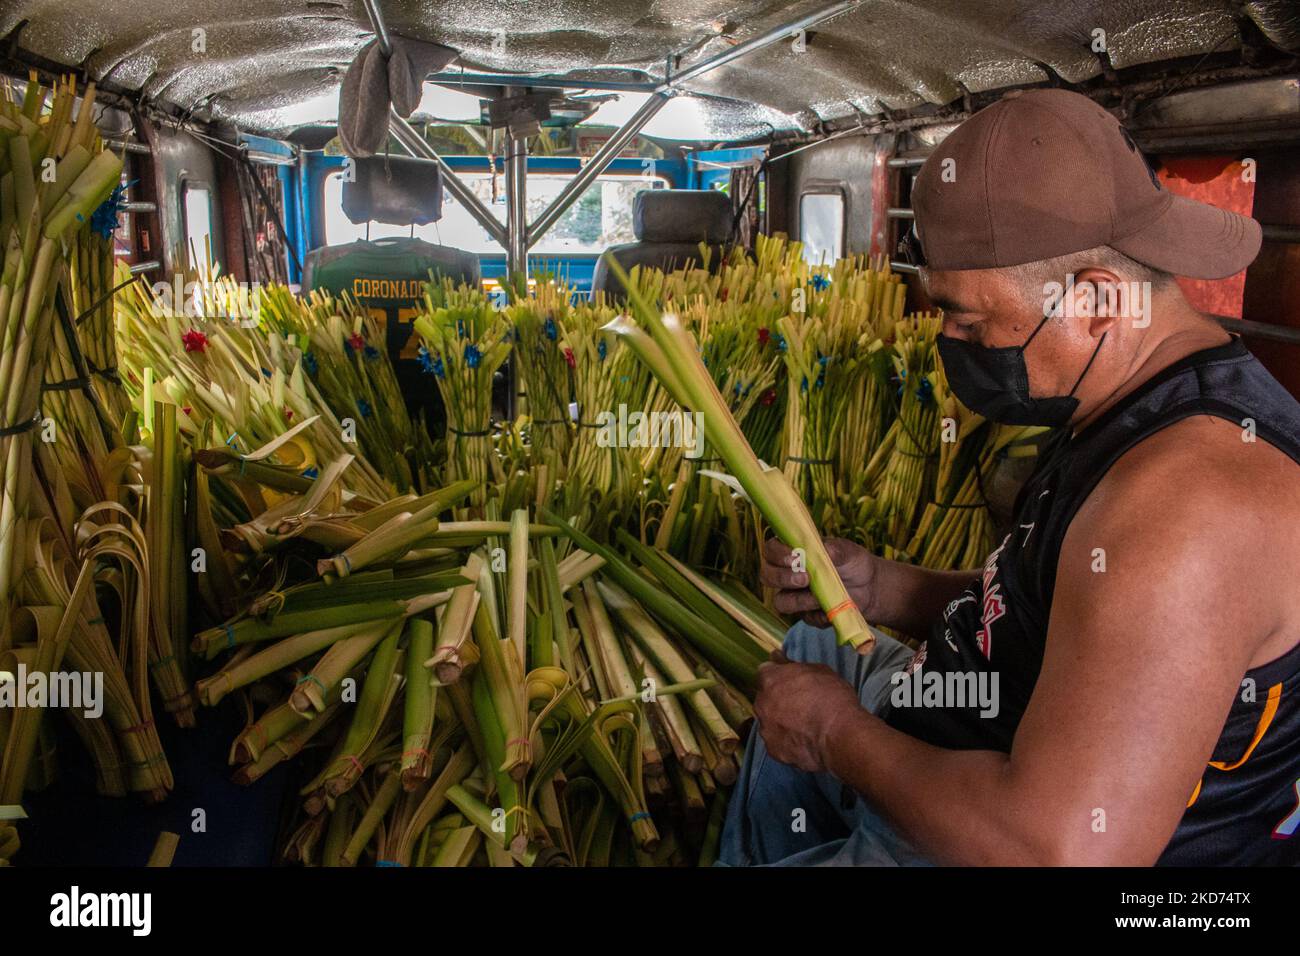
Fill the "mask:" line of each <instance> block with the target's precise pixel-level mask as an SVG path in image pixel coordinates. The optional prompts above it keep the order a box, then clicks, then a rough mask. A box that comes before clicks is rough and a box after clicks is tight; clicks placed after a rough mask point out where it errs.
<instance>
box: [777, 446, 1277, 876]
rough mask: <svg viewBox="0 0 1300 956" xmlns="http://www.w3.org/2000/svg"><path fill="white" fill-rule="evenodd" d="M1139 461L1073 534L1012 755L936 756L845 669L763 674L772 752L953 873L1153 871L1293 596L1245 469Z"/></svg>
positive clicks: (1087, 511)
mask: <svg viewBox="0 0 1300 956" xmlns="http://www.w3.org/2000/svg"><path fill="white" fill-rule="evenodd" d="M1172 430H1173V429H1170V431H1172ZM1144 446H1145V443H1144ZM1141 450H1143V449H1141V448H1140V449H1138V450H1137V451H1141ZM1137 451H1135V452H1134V453H1131V455H1130V456H1126V460H1125V461H1122V462H1121V463H1120V464H1119V465H1117V466H1116V467H1115V468H1113V469H1112V471H1111V473H1110V474H1108V475H1107V477H1106V478H1105V479H1103V482H1102V484H1101V485H1100V486H1099V487H1098V489H1097V490H1096V491H1095V492H1094V494H1093V495H1092V496H1091V497H1090V499H1089V501H1088V502H1087V503H1086V504H1085V506H1084V508H1082V509H1081V510H1080V512H1079V514H1078V515H1077V517H1076V519H1075V521H1074V523H1073V524H1072V526H1071V529H1070V531H1069V533H1068V534H1067V535H1066V539H1065V542H1064V544H1063V546H1062V550H1061V555H1060V561H1059V566H1058V571H1057V584H1056V592H1055V599H1054V602H1053V607H1052V613H1051V623H1050V626H1049V632H1048V639H1047V648H1046V654H1045V657H1044V661H1043V667H1042V672H1041V674H1040V677H1039V680H1038V683H1037V685H1036V687H1035V690H1034V693H1033V696H1032V698H1031V700H1030V702H1029V706H1028V709H1027V711H1026V713H1025V716H1024V718H1023V719H1022V721H1021V723H1020V726H1019V728H1018V730H1017V733H1016V737H1015V740H1014V743H1013V746H1012V750H1011V753H1010V754H1001V753H996V752H991V751H953V750H945V749H942V748H939V747H933V746H930V745H928V744H925V743H922V742H920V741H918V740H916V739H914V738H912V737H909V736H908V735H906V734H904V733H901V732H899V731H896V730H894V729H893V728H890V727H888V726H886V725H885V724H884V722H883V721H881V720H879V719H877V718H875V717H874V716H872V715H871V714H869V713H867V712H866V711H865V710H863V709H862V708H861V707H859V706H858V705H857V699H856V695H855V694H853V692H852V690H851V688H849V687H848V685H847V684H844V683H843V682H842V681H840V680H839V679H838V677H836V676H835V675H834V674H833V673H832V672H830V671H829V669H827V668H820V667H817V666H810V665H801V664H783V665H770V666H768V665H765V666H764V667H763V669H762V674H761V676H760V690H759V697H758V701H757V705H756V710H757V714H758V720H759V726H760V728H761V732H762V733H763V737H764V740H765V742H766V743H767V745H768V748H769V751H770V752H771V753H772V755H773V756H774V757H776V759H778V760H782V761H783V762H787V763H794V764H796V765H799V766H802V767H804V768H805V769H810V770H817V769H827V770H829V771H830V772H831V773H833V774H834V775H835V776H837V777H838V778H840V779H841V780H843V781H844V782H845V783H847V784H849V785H850V786H852V787H854V788H855V789H856V790H858V791H859V792H861V793H862V794H863V795H865V796H866V797H867V799H869V800H870V801H871V802H872V804H873V806H875V807H876V808H877V809H878V810H880V811H881V812H882V813H883V814H884V815H885V816H886V817H887V818H888V819H889V820H890V821H891V822H893V823H894V824H895V826H897V827H898V829H899V830H900V832H902V833H903V834H904V835H905V836H906V837H907V838H908V839H910V840H911V841H912V842H913V844H914V845H916V846H917V847H918V848H919V849H920V850H921V851H922V852H923V853H926V854H927V855H929V856H930V857H931V858H932V859H934V860H936V861H938V862H944V863H956V864H1024V863H1029V864H1067V863H1068V864H1150V863H1152V862H1154V861H1155V860H1156V858H1157V857H1158V856H1159V855H1160V853H1161V851H1162V850H1163V849H1164V847H1165V846H1166V845H1167V843H1168V841H1169V838H1170V836H1171V835H1172V833H1173V831H1174V829H1175V828H1176V827H1177V824H1178V821H1179V819H1180V818H1181V816H1182V814H1183V813H1184V811H1185V809H1186V806H1187V803H1188V798H1189V797H1190V796H1191V794H1192V792H1193V790H1194V789H1195V787H1196V784H1197V782H1198V781H1199V780H1200V778H1201V775H1202V774H1203V773H1204V771H1205V763H1206V760H1207V759H1209V757H1210V754H1211V753H1212V751H1213V748H1214V744H1215V742H1216V740H1217V738H1218V736H1219V733H1220V731H1221V729H1222V726H1223V721H1224V719H1225V717H1226V715H1227V711H1228V709H1229V707H1230V705H1231V703H1232V700H1233V695H1234V694H1236V693H1237V692H1238V683H1239V681H1240V679H1241V676H1242V675H1243V674H1244V673H1245V671H1246V670H1247V668H1248V667H1249V664H1250V660H1251V657H1252V654H1253V653H1254V651H1255V649H1256V648H1258V647H1260V646H1261V645H1262V643H1263V642H1264V640H1265V639H1266V638H1267V637H1268V636H1269V634H1270V633H1271V631H1272V630H1273V629H1274V628H1275V627H1276V626H1277V622H1278V621H1279V620H1280V613H1279V610H1278V609H1279V607H1280V604H1278V603H1277V601H1276V600H1275V599H1273V597H1274V595H1277V594H1280V593H1285V591H1284V590H1283V589H1281V588H1280V587H1279V584H1280V582H1274V581H1269V580H1264V579H1261V577H1260V571H1259V568H1260V564H1261V562H1259V560H1258V556H1259V554H1260V553H1261V550H1262V551H1263V552H1264V553H1267V552H1268V548H1269V545H1268V542H1269V541H1270V540H1271V539H1274V538H1276V536H1277V534H1278V533H1279V530H1280V529H1277V528H1274V527H1270V526H1269V524H1270V523H1269V522H1268V520H1267V519H1266V518H1265V517H1262V516H1263V515H1264V514H1265V513H1266V509H1264V508H1261V507H1258V506H1255V505H1253V504H1252V497H1251V492H1250V490H1249V488H1248V487H1246V485H1247V484H1248V482H1249V480H1250V479H1249V474H1248V470H1247V469H1243V468H1242V467H1241V466H1242V462H1241V460H1240V459H1233V460H1232V461H1231V464H1232V465H1235V466H1236V469H1237V470H1236V474H1229V473H1228V472H1229V471H1230V470H1231V469H1230V467H1229V466H1228V465H1227V464H1226V463H1225V464H1224V465H1223V466H1222V467H1219V468H1217V469H1216V468H1214V467H1208V466H1207V464H1206V462H1205V458H1206V457H1207V456H1205V454H1204V448H1202V449H1201V450H1200V455H1201V460H1200V461H1198V462H1197V468H1195V469H1193V468H1191V467H1189V464H1190V463H1189V462H1187V461H1185V460H1183V457H1182V456H1181V455H1165V456H1164V457H1157V456H1153V455H1151V454H1142V455H1138V454H1137ZM1229 457H1231V456H1229ZM1129 458H1131V459H1132V460H1131V461H1130V460H1128V459H1129ZM1097 548H1101V549H1103V550H1104V555H1105V562H1106V563H1105V568H1106V570H1105V571H1104V572H1095V571H1094V570H1093V567H1094V561H1095V560H1096V557H1097V554H1096V552H1095V551H1094V549H1097ZM1270 599H1273V600H1270ZM1270 608H1271V610H1270ZM837 685H838V686H837ZM801 728H802V729H801Z"/></svg>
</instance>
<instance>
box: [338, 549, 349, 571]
mask: <svg viewBox="0 0 1300 956" xmlns="http://www.w3.org/2000/svg"><path fill="white" fill-rule="evenodd" d="M339 557H340V558H342V559H343V563H344V564H346V565H347V567H348V574H351V573H352V562H351V561H349V560H348V556H347V555H346V554H340V555H339Z"/></svg>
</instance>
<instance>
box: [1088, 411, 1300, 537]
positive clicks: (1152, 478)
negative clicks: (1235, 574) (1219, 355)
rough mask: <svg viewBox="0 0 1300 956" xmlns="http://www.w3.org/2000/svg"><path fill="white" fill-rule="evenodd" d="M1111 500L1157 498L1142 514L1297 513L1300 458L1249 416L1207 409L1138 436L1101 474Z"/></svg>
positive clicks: (1144, 502) (1138, 503) (1138, 502)
mask: <svg viewBox="0 0 1300 956" xmlns="http://www.w3.org/2000/svg"><path fill="white" fill-rule="evenodd" d="M1102 483H1103V484H1104V485H1106V486H1107V491H1108V493H1109V494H1108V497H1109V498H1110V499H1111V503H1112V504H1120V505H1121V506H1122V505H1123V503H1124V502H1125V501H1128V502H1130V505H1129V508H1125V509H1124V510H1130V509H1131V508H1136V507H1146V506H1148V505H1150V504H1152V503H1157V502H1158V503H1160V505H1161V507H1160V508H1159V509H1158V510H1157V511H1156V512H1155V513H1153V514H1151V515H1149V516H1148V517H1149V518H1150V519H1152V520H1159V519H1161V518H1163V519H1164V520H1168V519H1169V518H1170V517H1172V516H1173V515H1175V514H1178V513H1181V512H1188V511H1192V512H1197V513H1203V512H1204V511H1206V510H1213V511H1215V512H1216V513H1222V514H1224V515H1226V516H1228V517H1229V518H1231V519H1234V520H1236V519H1240V518H1243V517H1245V516H1247V515H1251V514H1261V515H1274V516H1279V517H1280V516H1282V515H1283V514H1285V513H1288V512H1294V513H1297V514H1300V463H1297V462H1295V461H1294V460H1292V459H1291V458H1290V457H1289V456H1288V455H1287V454H1286V453H1285V452H1283V451H1282V450H1281V449H1279V448H1277V447H1276V446H1274V445H1270V444H1269V443H1268V442H1266V441H1265V440H1264V439H1262V438H1260V437H1259V436H1258V435H1257V434H1256V432H1255V430H1254V428H1253V427H1252V425H1251V423H1249V422H1242V423H1238V422H1233V421H1229V420H1227V419H1225V418H1219V417H1216V416H1213V415H1194V416H1190V417H1188V418H1184V419H1181V420H1179V421H1177V422H1174V423H1172V424H1170V425H1167V426H1166V427H1164V428H1162V429H1161V430H1160V431H1158V432H1156V433H1154V434H1153V435H1150V436H1148V437H1147V438H1146V439H1144V440H1143V441H1141V442H1138V443H1137V444H1136V445H1134V446H1133V447H1132V448H1131V449H1129V450H1128V451H1127V452H1126V453H1125V454H1124V455H1122V456H1121V457H1120V458H1119V460H1118V461H1116V463H1115V464H1114V466H1113V467H1112V468H1111V469H1110V471H1108V472H1107V474H1106V476H1105V477H1104V478H1103V479H1102Z"/></svg>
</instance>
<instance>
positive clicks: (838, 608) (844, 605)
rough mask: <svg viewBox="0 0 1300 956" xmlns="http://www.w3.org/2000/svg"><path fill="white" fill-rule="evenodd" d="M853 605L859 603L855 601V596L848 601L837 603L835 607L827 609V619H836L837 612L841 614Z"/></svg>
mask: <svg viewBox="0 0 1300 956" xmlns="http://www.w3.org/2000/svg"><path fill="white" fill-rule="evenodd" d="M851 607H857V605H856V604H855V603H854V602H853V598H849V599H848V600H847V601H844V602H842V603H840V604H837V605H835V606H834V607H833V608H831V609H830V610H829V611H827V612H826V620H828V621H833V620H835V615H837V614H841V613H843V612H844V611H847V610H848V609H849V608H851Z"/></svg>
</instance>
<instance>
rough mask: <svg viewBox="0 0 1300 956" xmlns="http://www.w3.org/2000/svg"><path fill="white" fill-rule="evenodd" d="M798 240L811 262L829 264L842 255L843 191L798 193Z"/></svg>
mask: <svg viewBox="0 0 1300 956" xmlns="http://www.w3.org/2000/svg"><path fill="white" fill-rule="evenodd" d="M799 241H800V242H802V243H803V257H804V259H805V260H806V261H808V262H810V263H812V264H813V265H822V264H825V265H830V264H831V263H833V262H835V261H836V260H837V259H839V258H840V257H841V256H843V255H844V194H843V193H841V192H819V193H804V194H803V195H802V196H800V197H799Z"/></svg>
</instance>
